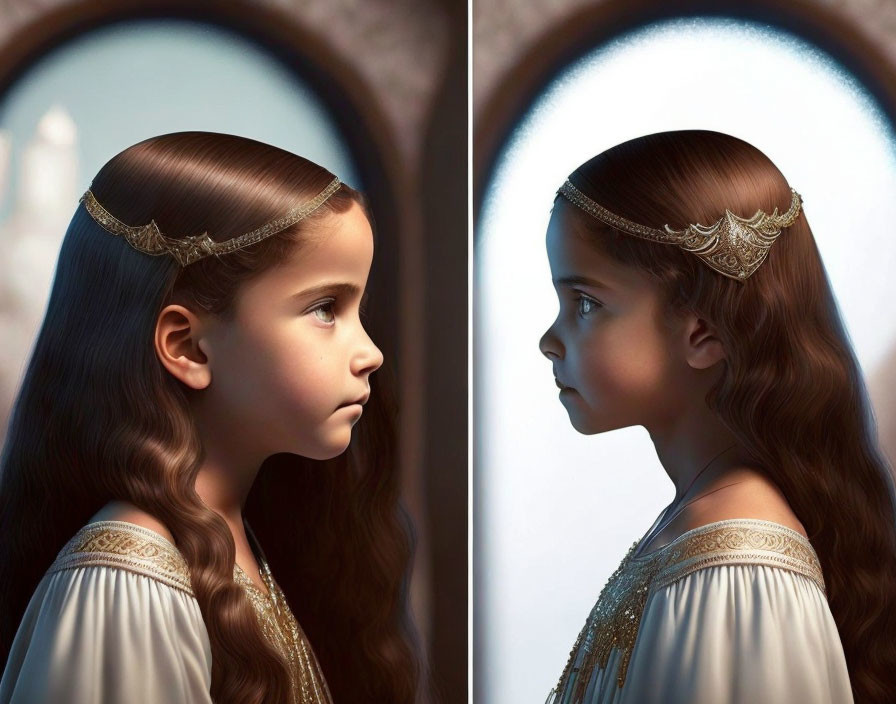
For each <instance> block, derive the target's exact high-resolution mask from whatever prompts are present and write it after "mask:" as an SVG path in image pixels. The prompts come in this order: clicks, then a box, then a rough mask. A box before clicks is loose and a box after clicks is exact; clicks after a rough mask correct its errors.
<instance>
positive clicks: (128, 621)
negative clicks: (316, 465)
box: [0, 521, 330, 704]
mask: <svg viewBox="0 0 896 704" xmlns="http://www.w3.org/2000/svg"><path fill="white" fill-rule="evenodd" d="M247 533H248V534H249V537H250V541H251V542H252V545H253V549H254V551H255V553H256V558H258V559H259V564H260V567H261V572H262V578H263V580H264V582H265V585H266V586H267V589H268V593H267V594H266V593H265V592H264V591H263V590H261V589H259V588H258V587H257V586H256V585H255V583H254V582H253V581H252V580H251V579H250V578H249V576H248V575H247V574H246V573H245V572H243V570H242V569H241V568H240V567H239V565H234V580H236V581H237V582H238V583H239V584H240V585H241V586H243V588H244V590H245V593H246V596H247V598H248V599H249V601H250V602H251V603H252V605H253V607H254V609H255V613H256V615H257V617H258V619H259V625H260V626H261V628H262V631H263V632H264V634H265V636H266V637H267V638H268V640H269V641H270V642H271V643H272V644H273V645H274V647H275V648H276V649H277V650H278V652H280V654H281V655H282V656H283V658H284V660H285V661H286V662H287V663H288V665H289V668H290V675H291V678H292V695H293V696H292V699H293V702H294V703H295V704H306V703H309V702H315V703H317V702H330V693H329V690H328V689H327V684H326V681H325V680H324V677H323V673H322V672H321V671H320V667H319V665H318V663H317V659H316V658H315V656H314V652H313V650H312V649H311V645H310V643H309V642H308V640H307V638H306V637H305V634H304V632H303V631H302V629H301V627H300V626H299V624H298V623H297V622H296V620H295V618H294V617H293V614H292V612H291V611H290V609H289V607H288V606H287V604H286V599H285V597H284V595H283V592H282V591H281V590H280V587H279V585H278V584H277V583H276V581H274V579H273V576H272V575H271V573H270V568H269V567H268V565H267V561H266V560H265V559H264V555H263V553H262V552H261V549H260V546H258V543H257V541H256V540H255V537H254V535H253V534H252V533H251V530H248V526H247ZM211 671H212V654H211V646H210V644H209V639H208V631H207V630H206V626H205V623H204V621H203V619H202V613H201V611H200V609H199V602H197V601H196V598H195V596H194V594H193V590H192V587H191V583H190V575H189V571H188V568H187V563H186V561H185V560H184V557H183V555H182V554H181V553H180V551H179V550H178V549H177V547H175V545H174V544H173V543H171V542H170V541H169V540H167V539H166V538H165V537H164V536H162V535H160V534H159V533H156V532H155V531H152V530H150V529H148V528H144V527H142V526H138V525H136V524H133V523H129V522H127V521H95V522H93V523H88V524H87V525H85V526H84V527H83V528H81V530H79V531H78V532H77V533H76V534H75V535H74V537H72V539H71V540H70V541H69V542H68V543H66V545H65V546H64V547H63V548H62V550H60V551H59V554H58V555H57V557H56V559H55V561H54V562H53V564H52V565H51V566H50V567H49V569H48V570H47V572H46V574H45V575H44V576H43V578H42V579H41V581H40V582H39V583H38V585H37V588H36V589H35V591H34V594H33V595H32V597H31V600H30V601H29V603H28V606H27V608H26V610H25V613H24V615H23V617H22V621H21V624H20V625H19V628H18V631H17V632H16V636H15V639H14V640H13V643H12V650H11V652H10V655H9V659H8V661H7V664H6V668H5V669H4V672H3V678H2V680H0V704H32V703H37V702H66V703H67V704H101V703H102V704H118V703H121V704H124V703H127V704H161V703H162V702H165V703H173V702H178V703H184V704H192V703H193V702H197V703H199V704H210V703H211V701H212V699H211V694H210V688H211V679H212V678H211Z"/></svg>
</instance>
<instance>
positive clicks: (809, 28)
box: [473, 0, 896, 241]
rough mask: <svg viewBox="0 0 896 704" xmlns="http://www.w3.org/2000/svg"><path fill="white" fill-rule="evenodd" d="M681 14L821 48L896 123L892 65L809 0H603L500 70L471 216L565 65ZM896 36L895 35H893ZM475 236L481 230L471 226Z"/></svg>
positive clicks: (484, 120) (480, 124)
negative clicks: (762, 28)
mask: <svg viewBox="0 0 896 704" xmlns="http://www.w3.org/2000/svg"><path fill="white" fill-rule="evenodd" d="M680 17H717V18H721V17H725V18H731V19H741V20H747V21H754V22H755V21H758V22H765V23H768V24H770V25H773V26H775V27H777V28H779V29H782V30H785V31H788V32H791V33H793V34H795V35H798V36H800V37H802V38H804V39H806V40H807V41H809V42H811V43H813V44H815V45H816V46H818V47H820V48H821V49H823V50H825V51H826V52H827V53H829V54H830V55H831V56H833V57H834V58H835V59H836V60H837V61H838V62H840V63H841V64H842V65H843V66H844V67H845V68H846V69H847V70H849V71H850V72H851V73H852V74H853V75H855V76H856V78H858V80H860V81H861V82H862V83H863V85H864V86H865V87H866V88H867V89H868V90H869V92H870V93H871V94H872V95H873V96H874V97H875V98H876V99H877V100H878V102H879V103H880V104H881V106H882V107H883V110H884V111H885V113H886V114H887V116H888V117H889V119H890V121H891V123H896V65H894V62H893V61H892V60H891V59H890V58H889V57H888V56H887V55H886V54H885V53H884V52H883V51H881V49H880V47H879V46H877V45H876V44H874V43H872V42H870V41H869V40H868V39H867V38H866V37H865V36H863V33H862V31H861V27H860V26H859V25H857V24H855V23H847V22H846V21H845V20H844V17H843V15H840V14H837V13H836V11H835V8H830V7H825V6H823V5H821V4H820V3H818V2H812V1H811V0H798V1H796V2H792V3H781V2H777V1H776V0H664V1H663V2H657V0H603V1H602V2H596V3H594V4H592V5H589V6H586V7H583V8H581V9H579V10H577V11H575V12H571V13H570V14H569V15H568V16H566V17H564V18H563V20H562V21H560V22H559V23H557V24H556V25H554V26H552V27H549V28H548V29H547V30H546V31H545V32H543V33H542V35H541V37H540V39H539V40H538V41H537V42H535V44H534V46H533V48H532V49H531V50H529V51H528V52H527V53H526V55H525V56H524V57H523V58H522V60H520V61H519V62H518V63H517V64H516V65H514V66H513V67H512V68H511V69H510V70H509V71H508V72H506V73H505V74H504V75H502V76H501V78H500V80H499V81H498V82H497V88H496V89H495V91H493V93H492V94H491V95H489V96H487V98H486V103H485V105H484V107H483V108H482V110H481V112H479V117H478V118H477V121H476V125H475V130H474V157H473V169H474V172H473V175H474V185H473V217H474V222H477V223H478V221H479V215H480V212H481V207H482V200H483V197H484V194H485V189H486V187H487V185H488V183H489V182H490V181H491V178H492V175H493V170H494V167H495V164H496V161H497V158H498V156H499V155H500V153H501V150H502V149H503V147H504V145H505V144H506V141H507V139H508V138H509V137H510V135H511V134H512V132H513V130H514V128H515V127H516V126H517V124H518V123H519V121H520V119H522V117H523V116H524V115H525V114H526V112H527V111H528V108H529V107H530V106H531V105H532V103H533V102H534V100H535V99H536V98H537V97H538V95H539V94H540V93H541V92H542V90H544V88H545V87H546V86H548V85H549V84H550V83H551V82H552V81H553V80H554V79H555V78H556V77H557V75H558V74H559V73H560V72H561V71H563V70H564V69H565V68H566V67H567V66H568V65H569V64H570V63H572V62H574V61H576V60H577V59H579V58H581V57H583V56H585V55H586V54H587V53H589V52H591V51H593V50H595V49H596V48H598V47H599V46H601V45H602V44H604V43H606V42H608V41H609V40H611V39H613V38H615V37H617V36H619V35H621V34H623V33H626V32H628V31H631V30H635V29H637V28H639V27H642V26H644V25H647V24H650V23H653V22H657V21H661V20H667V19H674V18H680ZM894 39H896V37H894ZM474 238H476V240H477V241H478V232H477V229H476V228H475V227H474Z"/></svg>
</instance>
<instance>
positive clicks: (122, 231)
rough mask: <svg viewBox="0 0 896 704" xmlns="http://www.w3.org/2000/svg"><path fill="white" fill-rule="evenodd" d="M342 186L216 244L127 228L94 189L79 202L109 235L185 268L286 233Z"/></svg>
mask: <svg viewBox="0 0 896 704" xmlns="http://www.w3.org/2000/svg"><path fill="white" fill-rule="evenodd" d="M340 185H341V181H340V180H339V179H338V178H334V179H333V180H332V181H330V183H329V185H328V186H327V187H326V188H324V190H322V191H321V192H320V193H318V194H317V195H316V196H315V197H314V198H312V199H311V200H309V201H307V202H306V203H302V204H301V205H298V206H296V207H295V208H293V209H292V210H290V211H289V212H288V213H286V214H285V215H283V216H282V217H279V218H277V219H276V220H272V221H271V222H269V223H266V224H264V225H262V226H261V227H259V228H258V229H255V230H252V231H251V232H247V233H246V234H244V235H239V236H238V237H233V238H231V239H229V240H225V241H224V242H215V241H214V240H213V239H211V238H210V237H209V236H208V232H203V233H202V234H201V235H190V236H188V237H184V238H183V239H172V238H169V237H165V235H163V234H162V233H161V232H160V231H159V227H158V225H156V221H155V220H151V221H150V222H149V224H148V225H140V226H136V227H134V226H131V225H125V224H124V223H123V222H121V221H120V220H118V219H117V218H116V217H115V216H113V215H112V214H111V213H110V212H109V211H108V210H106V209H105V208H104V207H103V206H102V205H100V204H99V202H98V201H97V199H96V198H95V197H94V195H93V193H92V192H91V191H90V189H88V190H87V192H86V193H85V194H84V195H83V196H81V198H80V200H79V201H78V202H79V203H84V206H85V207H86V208H87V212H88V213H90V216H91V217H92V218H93V219H94V220H96V222H97V223H98V224H99V225H100V226H101V227H102V228H103V229H105V230H106V231H107V232H110V233H112V234H113V235H120V236H121V237H124V238H125V239H126V240H127V241H128V242H129V243H130V244H131V246H132V247H134V248H135V249H138V250H140V251H141V252H144V253H146V254H151V255H153V256H156V255H160V254H170V255H171V256H173V257H174V258H175V259H176V260H177V262H178V263H179V264H180V265H181V266H182V267H183V266H187V264H192V263H193V262H195V261H197V260H199V259H202V258H203V257H207V256H209V255H211V254H214V255H215V256H219V255H221V254H227V253H228V252H233V251H235V250H237V249H242V248H243V247H247V246H249V245H250V244H255V243H256V242H260V241H261V240H263V239H265V238H266V237H270V236H271V235H274V234H276V233H278V232H282V231H283V230H285V229H286V228H287V227H289V226H290V225H294V224H295V223H297V222H299V220H302V219H303V218H306V217H307V216H308V215H310V214H311V213H312V212H314V211H315V210H317V209H318V208H319V207H320V206H321V205H323V203H324V201H326V200H327V198H329V197H330V196H331V195H333V194H334V193H335V192H336V191H338V190H339V186H340Z"/></svg>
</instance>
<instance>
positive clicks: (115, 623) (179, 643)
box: [0, 566, 212, 704]
mask: <svg viewBox="0 0 896 704" xmlns="http://www.w3.org/2000/svg"><path fill="white" fill-rule="evenodd" d="M211 668H212V654H211V649H210V646H209V640H208V634H207V632H206V628H205V623H204V622H203V620H202V614H201V612H200V610H199V603H198V602H197V601H196V599H195V598H194V597H193V596H192V595H190V594H187V593H186V592H184V591H183V590H180V589H177V588H175V587H172V586H169V585H168V584H165V583H163V582H161V581H159V580H157V579H154V578H152V577H148V576H145V575H142V574H136V573H134V572H131V571H128V570H124V569H118V568H115V567H106V566H84V567H75V568H71V569H65V570H60V571H56V572H53V573H50V574H47V575H45V576H44V578H43V579H42V580H41V582H40V583H39V585H38V587H37V589H36V590H35V592H34V595H33V596H32V598H31V601H30V602H29V603H28V607H27V609H26V611H25V614H24V616H23V618H22V622H21V625H20V626H19V630H18V631H17V632H16V637H15V640H14V641H13V644H12V650H11V652H10V656H9V660H8V661H7V665H6V669H5V670H4V673H3V680H2V682H0V702H2V704H34V703H36V702H68V703H69V704H98V703H99V702H133V703H134V704H158V703H159V702H197V703H203V704H204V703H205V702H208V703H209V704H211V701H212V699H211V695H210V694H209V690H210V687H211Z"/></svg>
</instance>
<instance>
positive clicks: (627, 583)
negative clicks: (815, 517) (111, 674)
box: [548, 518, 825, 704]
mask: <svg viewBox="0 0 896 704" xmlns="http://www.w3.org/2000/svg"><path fill="white" fill-rule="evenodd" d="M637 547H638V541H635V542H634V543H633V544H632V546H631V548H629V550H628V552H627V553H626V555H625V557H624V558H623V559H622V562H621V564H620V565H619V567H617V568H616V571H615V572H613V574H612V575H611V576H610V578H609V579H608V580H607V583H606V584H605V585H604V588H603V590H602V591H601V593H600V596H599V597H598V600H597V603H596V604H595V605H594V608H593V609H592V610H591V613H590V614H589V616H588V619H587V621H586V622H585V626H584V627H583V628H582V630H581V632H580V633H579V636H578V638H577V639H576V642H575V644H574V645H573V648H572V651H571V652H570V655H569V660H568V662H567V664H566V667H565V668H564V671H563V675H561V677H560V681H559V682H558V683H557V687H556V688H555V689H553V690H551V693H550V694H549V695H548V700H549V701H551V702H560V701H561V699H560V697H561V695H562V696H563V700H562V701H563V702H564V704H567V702H569V703H572V704H575V703H577V702H581V701H582V700H583V697H584V693H585V688H586V687H587V686H588V682H589V681H590V680H591V677H592V674H593V671H594V669H595V668H596V667H597V668H599V669H604V668H606V666H607V663H608V661H609V657H610V652H611V651H612V649H613V648H617V649H618V650H619V651H620V659H619V665H618V669H617V677H616V683H617V686H618V687H622V685H623V683H624V682H625V676H626V672H627V670H628V664H629V660H630V658H631V653H632V650H633V649H634V644H635V639H636V637H637V634H638V629H639V628H640V624H641V616H642V614H643V612H644V607H645V605H646V604H647V601H648V599H649V598H650V596H651V595H652V594H654V593H655V592H656V591H657V590H659V589H661V588H663V587H666V586H668V585H670V584H672V583H673V582H675V581H676V580H679V579H681V578H683V577H685V576H686V575H689V574H691V573H693V572H695V571H697V570H699V569H702V568H704V567H714V566H719V565H766V566H769V567H781V568H784V569H788V570H791V571H793V572H796V573H798V574H801V575H803V576H806V577H808V578H809V579H811V580H812V581H813V582H814V583H815V584H816V585H817V586H818V587H819V589H821V591H822V593H825V585H824V576H823V573H822V570H821V564H820V562H819V560H818V556H817V554H816V553H815V550H814V548H813V547H812V544H811V543H810V542H809V541H808V540H807V539H806V538H805V537H804V536H803V535H801V534H800V533H797V532H796V531H795V530H792V529H790V528H788V527H787V526H783V525H781V524H779V523H775V522H773V521H766V520H762V519H758V518H732V519H727V520H724V521H715V522H713V523H708V524H706V525H704V526H699V527H698V528H694V529H693V530H689V531H686V532H685V533H682V534H681V535H680V536H678V537H677V538H676V539H675V540H673V541H672V542H670V543H668V544H666V545H664V546H663V547H661V548H658V549H657V550H653V551H651V552H649V553H645V554H643V555H638V556H637V557H635V556H634V552H635V550H636V548H637ZM552 697H554V698H553V699H552Z"/></svg>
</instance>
